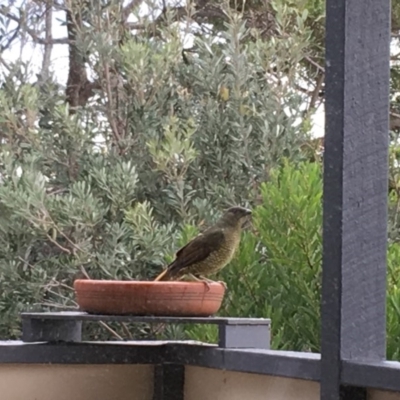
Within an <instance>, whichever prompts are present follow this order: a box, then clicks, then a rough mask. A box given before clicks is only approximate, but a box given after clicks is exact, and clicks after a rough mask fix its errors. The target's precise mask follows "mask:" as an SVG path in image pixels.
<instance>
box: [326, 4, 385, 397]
mask: <svg viewBox="0 0 400 400" xmlns="http://www.w3.org/2000/svg"><path fill="white" fill-rule="evenodd" d="M326 4H327V20H326V88H325V89H326V91H325V93H326V136H325V154H324V204H323V207H324V223H323V230H324V233H323V242H324V244H323V252H324V255H323V288H322V336H321V353H322V355H321V357H322V360H321V399H323V400H339V398H342V399H344V398H346V394H345V393H346V390H345V391H344V394H342V396H345V397H340V391H341V388H340V382H341V376H340V375H341V366H340V364H341V360H343V359H353V360H354V359H370V360H377V359H382V358H384V357H385V346H386V344H385V295H386V243H387V193H388V192H387V186H388V171H387V169H388V133H389V123H388V117H389V45H390V0H351V1H349V0H327V2H326ZM342 391H343V388H342ZM350 396H351V395H349V396H347V398H350ZM353 396H354V394H353Z"/></svg>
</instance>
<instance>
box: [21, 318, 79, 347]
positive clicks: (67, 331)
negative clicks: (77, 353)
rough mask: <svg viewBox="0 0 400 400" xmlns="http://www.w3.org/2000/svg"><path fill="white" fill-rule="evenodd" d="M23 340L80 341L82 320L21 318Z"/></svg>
mask: <svg viewBox="0 0 400 400" xmlns="http://www.w3.org/2000/svg"><path fill="white" fill-rule="evenodd" d="M22 340H23V341H24V342H80V341H81V340H82V321H73V320H66V321H64V320H51V319H49V320H47V319H29V318H23V319H22Z"/></svg>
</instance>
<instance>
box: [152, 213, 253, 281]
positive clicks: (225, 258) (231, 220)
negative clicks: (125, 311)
mask: <svg viewBox="0 0 400 400" xmlns="http://www.w3.org/2000/svg"><path fill="white" fill-rule="evenodd" d="M249 215H251V211H250V210H248V209H246V208H243V207H231V208H230V209H228V210H227V211H226V212H225V213H224V215H223V216H222V217H221V218H220V219H219V220H218V221H217V223H216V224H215V225H213V226H212V227H210V228H208V229H207V230H205V231H204V232H203V233H201V234H200V235H198V236H197V237H195V238H194V239H193V240H192V241H190V242H189V243H188V244H187V245H186V246H184V247H182V248H181V249H180V250H179V251H178V252H177V253H176V258H175V260H174V261H173V262H172V263H171V264H170V265H169V266H168V267H167V269H165V270H164V271H163V272H162V273H161V274H160V275H159V276H157V278H156V279H155V280H156V281H166V280H178V279H180V278H182V277H183V276H184V275H188V274H191V275H193V276H195V277H198V278H200V277H204V276H205V275H212V274H215V273H216V272H218V271H219V270H221V269H222V268H224V267H225V266H226V265H227V264H228V263H229V262H230V261H231V260H232V258H233V256H234V254H235V251H236V250H237V248H238V247H239V244H240V236H241V231H242V228H243V225H244V224H245V223H246V221H248V218H249Z"/></svg>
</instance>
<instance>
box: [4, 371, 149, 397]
mask: <svg viewBox="0 0 400 400" xmlns="http://www.w3.org/2000/svg"><path fill="white" fill-rule="evenodd" d="M153 372H154V367H153V366H152V365H44V364H18V365H17V364H15V365H13V364H3V365H0V399H1V400H56V399H57V400H71V399H74V400H111V399H112V400H114V399H115V400H117V399H118V400H151V399H152V396H153Z"/></svg>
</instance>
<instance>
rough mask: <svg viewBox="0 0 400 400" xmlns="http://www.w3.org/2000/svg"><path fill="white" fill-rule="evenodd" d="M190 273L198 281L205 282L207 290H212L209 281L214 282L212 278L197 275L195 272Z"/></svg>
mask: <svg viewBox="0 0 400 400" xmlns="http://www.w3.org/2000/svg"><path fill="white" fill-rule="evenodd" d="M188 275H189V276H190V277H191V278H193V279H194V280H195V281H197V282H203V283H204V284H205V285H206V287H207V292H208V291H209V290H210V285H209V283H208V282H212V281H210V279H207V278H204V276H196V275H193V274H188Z"/></svg>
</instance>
